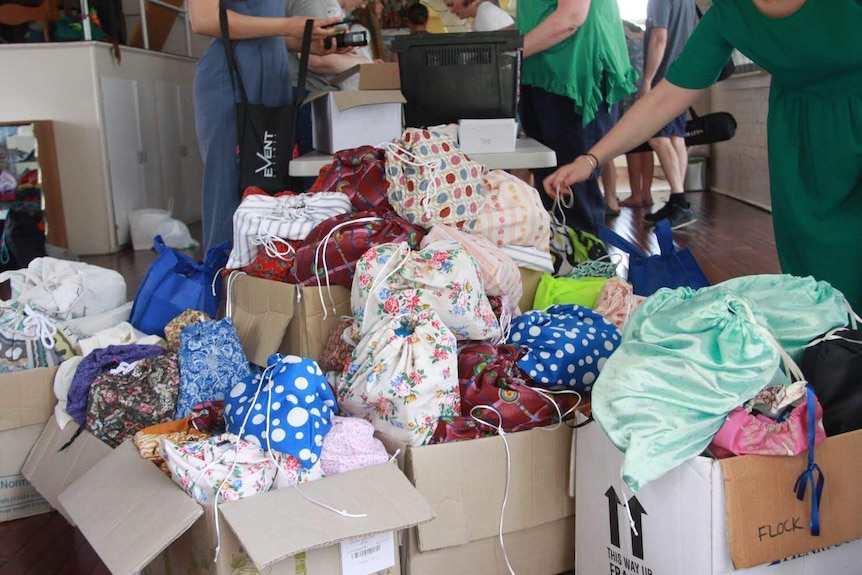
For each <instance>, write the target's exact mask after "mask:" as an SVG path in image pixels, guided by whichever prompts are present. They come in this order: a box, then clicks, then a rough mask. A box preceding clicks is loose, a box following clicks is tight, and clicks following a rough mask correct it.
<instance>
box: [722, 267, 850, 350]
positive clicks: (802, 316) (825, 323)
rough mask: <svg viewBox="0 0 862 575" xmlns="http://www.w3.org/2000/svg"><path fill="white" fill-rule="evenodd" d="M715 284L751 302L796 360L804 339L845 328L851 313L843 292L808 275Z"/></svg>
mask: <svg viewBox="0 0 862 575" xmlns="http://www.w3.org/2000/svg"><path fill="white" fill-rule="evenodd" d="M719 286H721V287H723V288H726V289H728V290H730V291H733V292H736V293H739V294H742V295H744V296H745V297H747V298H748V299H750V300H751V301H752V302H754V305H755V307H756V308H757V310H758V311H759V312H760V313H762V314H763V315H764V316H766V320H767V321H768V322H769V327H771V328H772V332H773V333H774V334H775V338H776V339H777V340H778V342H779V343H780V344H781V347H783V348H784V350H785V351H786V352H787V354H788V355H789V356H790V358H791V359H792V360H793V361H795V362H796V363H799V362H800V361H802V354H803V352H804V347H805V346H806V345H807V344H808V342H810V341H811V340H813V339H815V338H817V337H820V336H821V335H823V334H824V333H826V332H828V331H831V330H833V329H835V328H840V327H845V326H846V325H847V321H848V317H849V316H848V314H850V313H852V308H851V307H850V303H849V302H848V301H847V298H846V297H844V294H843V293H841V292H840V291H838V290H837V289H835V288H834V287H832V284H830V283H827V282H824V281H817V280H815V279H814V278H813V277H811V276H808V277H797V276H792V275H789V274H761V275H753V276H743V277H740V278H734V279H730V280H727V281H725V282H723V283H721V284H718V285H717V286H713V287H714V288H717V287H719ZM708 289H709V288H708Z"/></svg>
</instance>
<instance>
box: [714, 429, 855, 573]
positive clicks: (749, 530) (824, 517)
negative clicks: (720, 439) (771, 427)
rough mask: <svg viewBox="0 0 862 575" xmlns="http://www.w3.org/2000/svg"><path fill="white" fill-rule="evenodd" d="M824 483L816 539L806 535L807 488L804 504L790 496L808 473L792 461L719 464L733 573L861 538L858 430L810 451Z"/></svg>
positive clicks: (801, 458)
mask: <svg viewBox="0 0 862 575" xmlns="http://www.w3.org/2000/svg"><path fill="white" fill-rule="evenodd" d="M814 455H815V458H814V459H815V462H816V463H817V465H818V466H819V467H820V469H821V471H822V472H823V476H824V478H825V483H824V487H823V497H822V499H821V501H820V535H819V536H817V537H815V536H812V535H811V533H810V531H809V520H810V517H811V485H810V484H809V485H808V487H807V489H806V492H805V500H804V501H799V500H797V499H796V495H795V493H794V490H793V486H794V484H795V483H796V479H797V477H799V475H800V474H801V473H802V472H803V471H804V470H805V469H806V468H807V467H808V460H807V458H808V454H807V452H806V453H803V454H800V455H797V456H795V457H767V456H755V455H749V456H742V457H732V458H729V459H724V460H722V461H721V462H720V463H721V471H722V474H723V476H724V489H725V496H726V505H725V507H726V510H727V525H728V544H729V547H730V556H731V559H732V560H733V565H734V567H735V568H737V569H741V568H744V567H752V566H754V565H760V564H761V563H767V562H770V561H777V560H780V559H784V558H786V557H790V556H792V555H798V554H801V553H805V552H808V551H813V550H815V549H821V548H824V547H828V546H830V545H836V544H838V543H842V542H844V541H849V540H851V539H855V538H858V537H862V519H860V518H862V496H860V495H859V477H860V476H862V430H860V431H854V432H851V433H845V434H842V435H836V436H833V437H829V438H827V439H826V440H825V441H824V442H823V443H821V444H820V445H818V446H817V447H816V448H815V451H814Z"/></svg>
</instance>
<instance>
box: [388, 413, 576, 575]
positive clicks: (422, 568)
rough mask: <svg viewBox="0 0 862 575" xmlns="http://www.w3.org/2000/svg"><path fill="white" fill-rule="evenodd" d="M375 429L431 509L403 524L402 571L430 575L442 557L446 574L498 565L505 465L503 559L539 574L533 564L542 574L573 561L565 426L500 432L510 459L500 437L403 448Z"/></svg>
mask: <svg viewBox="0 0 862 575" xmlns="http://www.w3.org/2000/svg"><path fill="white" fill-rule="evenodd" d="M378 436H379V437H380V438H381V439H382V440H383V442H384V443H385V444H386V447H387V449H388V450H389V451H390V453H395V451H397V450H399V449H400V450H401V459H400V461H401V463H402V464H403V466H404V469H405V473H406V474H407V477H408V478H409V479H410V480H411V481H412V482H413V484H414V485H415V486H416V489H417V490H418V491H419V492H420V493H421V494H422V495H423V496H424V497H425V499H427V500H428V502H429V503H430V504H431V507H432V508H433V509H434V513H435V515H436V519H435V520H434V521H431V522H429V523H425V524H423V525H420V526H418V527H416V528H414V529H411V530H410V533H409V536H408V545H407V546H406V548H405V549H404V558H403V562H404V566H405V572H406V573H407V575H411V574H412V575H431V574H432V573H433V574H437V573H440V572H441V570H440V567H441V565H443V564H445V565H446V568H445V572H446V573H447V575H459V574H462V573H463V574H464V575H467V574H469V575H481V574H488V575H497V574H499V573H501V572H505V571H506V569H505V568H504V569H502V570H501V569H500V565H501V563H500V561H501V557H502V555H501V553H502V549H501V547H500V539H499V531H500V513H501V508H502V504H503V499H504V496H505V495H506V479H507V467H508V468H509V469H510V471H511V475H510V477H509V485H508V498H507V501H506V510H505V515H504V518H503V541H504V543H505V545H506V550H507V552H508V556H509V559H510V561H512V563H513V564H517V565H520V566H522V567H523V568H524V569H526V571H524V573H536V574H539V573H542V571H540V570H539V569H543V568H544V567H539V566H548V565H551V566H553V568H554V570H553V571H548V572H546V573H559V572H563V571H567V570H571V569H572V568H573V567H574V560H575V558H574V518H573V515H574V500H573V499H572V498H571V497H570V496H569V473H570V465H569V463H570V457H571V450H572V439H573V437H572V430H571V429H570V428H568V427H566V426H561V427H559V428H557V429H556V430H553V431H548V430H545V429H533V430H530V431H521V432H517V433H510V434H507V435H506V436H505V437H506V441H508V448H509V449H508V452H509V454H510V457H511V460H510V461H507V449H506V444H505V443H504V442H503V438H501V437H490V438H484V439H475V440H471V441H462V442H455V443H446V444H440V445H425V446H421V447H411V446H407V445H405V444H402V443H400V442H398V441H395V440H393V439H392V438H389V437H386V436H384V435H382V434H378ZM537 533H540V534H541V535H542V536H541V537H536V534H537ZM456 558H457V560H455V559H456ZM530 565H533V567H529V566H530ZM518 573H521V571H520V570H518Z"/></svg>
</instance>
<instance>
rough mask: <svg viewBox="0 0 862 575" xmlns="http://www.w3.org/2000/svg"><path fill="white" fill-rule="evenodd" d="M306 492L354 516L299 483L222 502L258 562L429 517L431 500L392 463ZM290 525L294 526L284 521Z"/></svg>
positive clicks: (309, 485) (331, 479) (318, 484)
mask: <svg viewBox="0 0 862 575" xmlns="http://www.w3.org/2000/svg"><path fill="white" fill-rule="evenodd" d="M299 488H300V489H301V490H302V493H303V494H305V495H306V496H307V497H310V498H312V499H314V500H316V501H319V502H321V503H324V504H326V505H329V506H330V507H333V508H335V509H339V510H345V511H347V512H348V513H353V514H362V513H365V514H367V515H366V516H365V517H359V518H351V517H341V516H340V515H338V514H336V513H334V512H333V511H330V510H328V509H324V508H323V507H320V506H319V505H315V504H314V503H311V502H309V501H308V500H306V499H305V498H304V497H303V495H302V494H300V493H298V492H297V491H296V490H295V489H277V490H275V491H270V492H269V493H267V494H266V495H264V496H260V497H249V498H248V499H243V500H242V501H234V502H231V503H226V504H224V505H220V506H219V512H220V513H222V514H223V515H224V518H225V520H226V521H227V522H228V524H229V525H230V526H231V529H232V530H233V532H234V533H235V534H236V536H237V538H238V539H239V541H240V543H241V544H242V546H243V548H244V549H245V550H246V552H247V553H248V556H249V557H250V558H251V560H252V561H253V562H254V564H255V566H256V567H257V568H258V569H259V570H261V571H263V570H264V569H265V568H267V567H268V566H270V565H272V564H273V563H276V562H278V561H281V560H282V559H284V558H286V557H290V556H291V555H295V554H297V553H299V552H301V551H307V550H310V549H315V548H318V547H325V546H327V545H331V544H333V543H335V542H338V541H341V540H343V539H349V538H351V537H359V536H361V535H371V534H374V533H382V532H386V531H393V530H399V529H405V528H407V527H411V526H413V525H417V524H419V523H422V522H425V521H430V520H431V519H433V518H434V513H433V512H432V510H431V507H430V506H429V505H428V502H427V501H425V499H424V498H423V497H422V496H421V495H419V493H418V492H417V491H416V490H415V489H414V488H413V486H412V485H410V482H409V481H408V480H407V478H406V477H404V475H403V474H402V473H401V472H400V471H399V470H398V467H397V466H396V465H394V464H392V463H385V464H382V465H375V466H373V467H367V468H365V469H359V470H356V471H351V472H349V473H345V474H342V475H333V476H330V477H327V478H326V479H323V480H319V481H311V482H309V483H305V484H302V485H300V487H299ZM285 525H289V526H290V529H284V528H283V526H285Z"/></svg>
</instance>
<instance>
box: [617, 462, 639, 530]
mask: <svg viewBox="0 0 862 575" xmlns="http://www.w3.org/2000/svg"><path fill="white" fill-rule="evenodd" d="M625 487H627V486H626V482H625V480H624V479H623V466H622V465H620V484H619V488H620V497H621V498H622V504H623V507H625V509H626V517H628V520H629V528H630V529H631V530H632V533H634V534H635V537H637V536H638V535H639V533H638V528H637V525H635V520H634V517H632V508H631V506H630V505H629V498H628V497H626V492H625Z"/></svg>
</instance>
